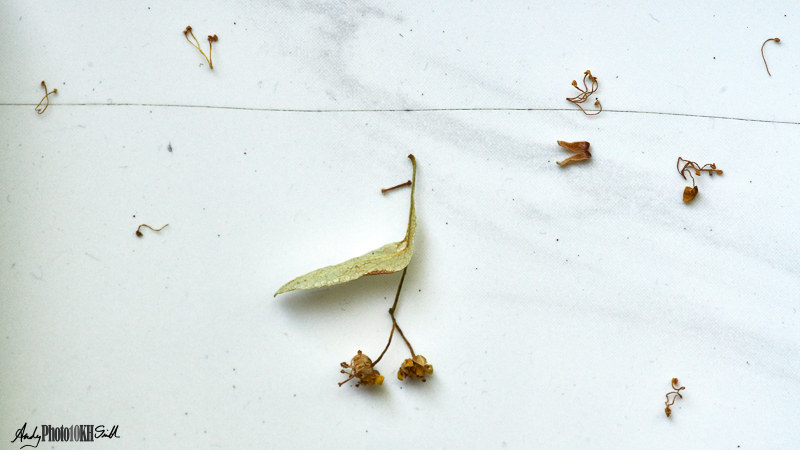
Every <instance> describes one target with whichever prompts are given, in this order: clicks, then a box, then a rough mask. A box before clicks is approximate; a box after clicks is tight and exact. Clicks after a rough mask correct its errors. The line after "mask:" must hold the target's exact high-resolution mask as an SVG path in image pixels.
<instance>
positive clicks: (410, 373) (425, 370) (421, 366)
mask: <svg viewBox="0 0 800 450" xmlns="http://www.w3.org/2000/svg"><path fill="white" fill-rule="evenodd" d="M425 374H428V375H431V374H433V366H432V365H430V364H428V361H427V360H426V359H425V357H424V356H422V355H415V356H414V357H413V358H409V359H407V360H405V361H403V364H401V365H400V370H398V371H397V378H398V379H399V380H403V379H404V378H414V377H417V378H422V381H427V380H425Z"/></svg>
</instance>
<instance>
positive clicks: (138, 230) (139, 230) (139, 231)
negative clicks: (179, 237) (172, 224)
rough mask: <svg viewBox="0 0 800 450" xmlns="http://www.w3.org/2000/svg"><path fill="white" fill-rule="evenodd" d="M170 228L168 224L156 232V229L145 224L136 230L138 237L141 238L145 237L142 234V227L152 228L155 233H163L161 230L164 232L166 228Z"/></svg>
mask: <svg viewBox="0 0 800 450" xmlns="http://www.w3.org/2000/svg"><path fill="white" fill-rule="evenodd" d="M168 226H169V224H166V225H164V226H163V227H161V228H159V229H157V230H156V229H155V228H153V227H151V226H150V225H147V224H144V223H143V224H141V225H139V228H137V229H136V236H139V237H142V236H144V234H142V232H141V229H142V227H147V228H150V229H151V230H153V231H161V230H163V229H164V228H166V227H168Z"/></svg>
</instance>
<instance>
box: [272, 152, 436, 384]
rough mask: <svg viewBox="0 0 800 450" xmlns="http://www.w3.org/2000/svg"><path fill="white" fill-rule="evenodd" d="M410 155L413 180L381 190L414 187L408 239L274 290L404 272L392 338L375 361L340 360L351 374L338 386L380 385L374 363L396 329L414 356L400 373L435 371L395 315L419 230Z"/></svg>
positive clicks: (363, 357)
mask: <svg viewBox="0 0 800 450" xmlns="http://www.w3.org/2000/svg"><path fill="white" fill-rule="evenodd" d="M408 158H409V159H410V160H411V165H412V167H413V174H412V176H411V180H410V181H407V182H405V183H401V184H399V185H397V186H394V187H391V188H387V189H381V192H382V193H383V194H386V193H387V192H390V191H393V190H395V189H398V188H401V187H405V186H411V206H410V209H409V213H408V228H407V229H406V236H405V238H403V240H401V241H399V242H393V243H390V244H386V245H384V246H383V247H380V248H378V249H375V250H373V251H371V252H369V253H366V254H364V255H362V256H359V257H356V258H353V259H349V260H347V261H345V262H343V263H340V264H336V265H333V266H328V267H323V268H321V269H317V270H314V271H312V272H309V273H307V274H305V275H303V276H300V277H297V278H295V279H294V280H292V281H290V282H288V283H286V284H284V285H283V286H281V288H280V289H278V291H277V292H276V293H275V296H277V295H278V294H282V293H284V292H289V291H293V290H297V289H313V288H319V287H325V286H332V285H335V284H340V283H345V282H348V281H352V280H355V279H358V278H361V277H363V276H367V275H380V274H389V273H395V272H398V271H400V270H402V271H403V274H402V276H401V277H400V284H399V286H398V287H397V295H396V296H395V299H394V305H393V306H392V308H391V309H389V315H390V316H391V318H392V330H391V332H390V333H389V341H388V342H387V343H386V347H385V348H384V349H383V352H381V354H380V356H378V358H377V359H376V360H375V361H372V360H371V359H370V358H369V357H368V356H367V355H365V354H364V353H363V352H361V350H359V351H358V354H356V356H354V357H353V359H352V360H351V361H350V363H349V364H348V363H346V362H343V363H341V364H340V365H341V367H342V371H341V372H342V373H344V374H347V375H350V377H349V378H348V379H346V380H345V381H343V382H341V383H339V386H342V385H344V384H345V383H347V382H348V381H350V380H352V379H353V378H358V379H359V380H360V381H359V382H358V383H357V384H356V387H358V386H361V385H368V386H369V385H381V384H382V383H383V376H381V374H380V372H378V370H376V369H375V366H376V365H377V364H378V362H380V360H381V359H382V358H383V355H385V354H386V351H387V350H388V349H389V346H390V345H391V344H392V337H393V336H394V331H395V329H396V330H397V331H398V332H399V333H400V335H401V336H402V337H403V340H405V342H406V345H408V348H409V350H411V357H412V359H411V361H412V362H411V366H409V368H408V371H407V372H403V367H401V373H404V374H405V373H407V376H412V375H413V376H418V377H421V378H422V380H423V381H425V374H428V375H430V374H431V373H433V366H431V365H430V364H428V363H427V361H426V360H425V357H423V356H422V355H417V354H415V353H414V350H413V348H412V347H411V343H410V342H408V339H406V337H405V335H404V334H403V331H402V330H401V329H400V326H399V325H397V320H396V319H395V316H394V312H395V310H396V308H397V302H398V300H399V299H400V291H401V290H402V288H403V281H404V280H405V277H406V271H407V270H408V264H409V263H410V262H411V256H412V255H413V252H414V235H415V234H416V230H417V215H416V211H415V209H414V191H415V190H416V186H417V185H416V180H417V160H416V158H414V155H408ZM407 361H408V360H407ZM405 364H406V363H404V366H405ZM417 366H419V367H421V372H419V370H417ZM398 377H400V379H401V380H402V379H403V377H402V376H400V373H398Z"/></svg>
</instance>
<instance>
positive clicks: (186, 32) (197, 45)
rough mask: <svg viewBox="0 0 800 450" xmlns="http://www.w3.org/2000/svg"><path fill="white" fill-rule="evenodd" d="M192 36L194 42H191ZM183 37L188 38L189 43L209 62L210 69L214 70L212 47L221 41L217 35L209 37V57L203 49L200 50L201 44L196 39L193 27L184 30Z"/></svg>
mask: <svg viewBox="0 0 800 450" xmlns="http://www.w3.org/2000/svg"><path fill="white" fill-rule="evenodd" d="M190 34H191V35H192V39H194V42H192V41H189V35H190ZM183 36H184V37H186V40H187V41H189V43H190V44H192V46H193V47H194V48H196V49H197V50H198V51H199V52H200V53H201V54H202V55H203V58H205V59H206V62H208V68H209V69H211V70H214V63H212V62H211V46H212V44H213V43H214V42H217V41H218V40H219V38H218V37H217V35H216V34H215V35H213V36H211V35H209V36H208V56H206V54H205V52H203V49H201V48H200V42H199V41H198V40H197V38H196V37H194V33H192V26H191V25H189V26H187V27H186V29H185V30H183Z"/></svg>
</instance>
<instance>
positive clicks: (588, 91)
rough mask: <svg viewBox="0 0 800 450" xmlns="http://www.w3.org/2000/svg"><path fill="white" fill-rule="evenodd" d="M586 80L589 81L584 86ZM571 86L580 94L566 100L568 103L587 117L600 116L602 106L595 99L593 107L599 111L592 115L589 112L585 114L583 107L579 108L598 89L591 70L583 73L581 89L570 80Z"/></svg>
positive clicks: (576, 83) (595, 78) (575, 82)
mask: <svg viewBox="0 0 800 450" xmlns="http://www.w3.org/2000/svg"><path fill="white" fill-rule="evenodd" d="M587 78H588V79H589V85H587V84H586V79H587ZM572 86H574V87H575V89H577V90H579V91H580V92H581V93H580V94H578V95H577V96H575V97H571V98H567V101H568V102H571V103H572V104H574V105H575V106H577V107H578V108H580V109H581V111H583V113H584V114H586V115H587V116H596V115H598V114H600V113H601V112H602V111H603V105H601V104H600V100H597V99H596V98H595V102H594V106H596V107H599V108H600V111H595V112H593V113H589V112H586V110H585V109H583V106H581V104H582V103H586V101H587V100H589V97H590V96H591V95H592V94H594V93H595V92H597V88H598V87H599V85H598V84H597V77H596V76H594V75H592V71H591V70H587V71H586V72H584V73H583V89H581V88H580V87H578V82H577V81H575V80H572ZM590 86H591V87H590Z"/></svg>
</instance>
